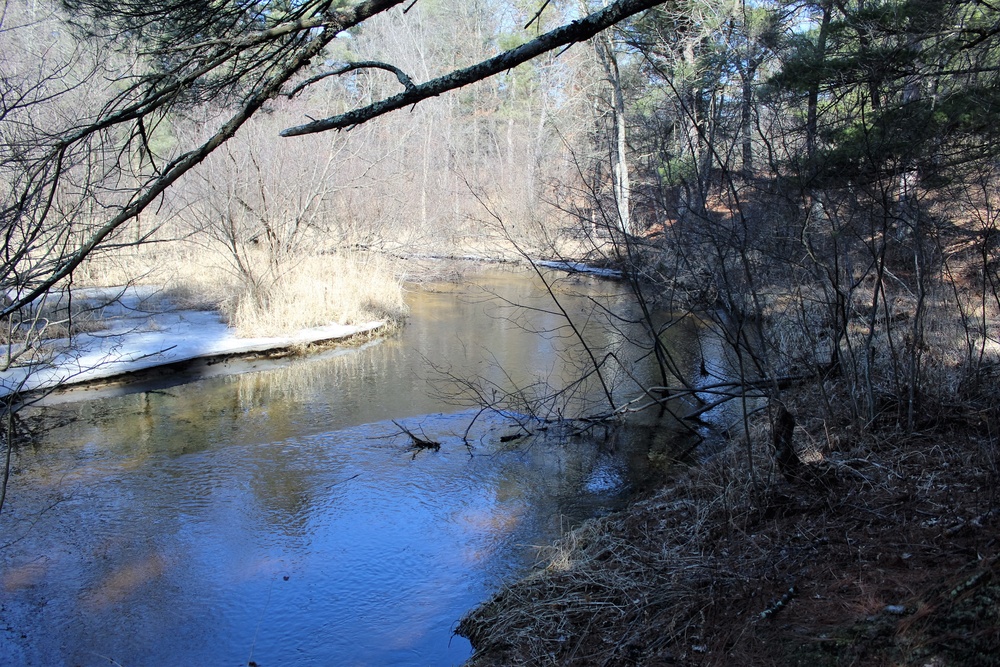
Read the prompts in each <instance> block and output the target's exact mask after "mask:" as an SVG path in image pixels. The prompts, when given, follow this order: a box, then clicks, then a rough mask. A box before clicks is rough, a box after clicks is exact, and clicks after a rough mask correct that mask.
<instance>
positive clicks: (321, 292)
mask: <svg viewBox="0 0 1000 667" xmlns="http://www.w3.org/2000/svg"><path fill="white" fill-rule="evenodd" d="M223 312H224V313H225V314H226V316H227V318H228V320H229V322H230V324H232V325H233V326H234V327H235V328H236V330H237V331H238V332H239V334H240V335H241V336H270V335H275V334H280V333H283V332H287V331H295V330H298V329H305V328H308V327H315V326H322V325H325V324H331V323H337V324H360V323H363V322H371V321H373V320H389V321H399V320H401V319H402V318H403V317H404V316H405V314H406V304H405V302H404V300H403V290H402V286H401V284H400V281H399V280H398V279H397V277H396V271H395V267H394V266H393V265H392V262H391V261H390V260H388V259H386V258H384V257H380V256H376V255H371V254H367V253H337V254H335V255H318V256H311V257H306V258H304V259H302V260H301V261H298V262H296V263H295V264H294V265H293V266H291V267H290V268H288V269H287V270H284V271H281V272H280V273H278V274H277V275H276V276H274V279H273V280H272V281H270V282H268V283H265V284H263V285H253V284H244V285H243V286H242V289H240V290H238V291H237V292H236V294H235V295H234V298H231V299H229V300H227V301H226V302H224V303H223Z"/></svg>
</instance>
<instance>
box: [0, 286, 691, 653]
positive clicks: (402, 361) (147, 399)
mask: <svg viewBox="0 0 1000 667" xmlns="http://www.w3.org/2000/svg"><path fill="white" fill-rule="evenodd" d="M475 283H476V284H475V285H473V284H466V283H463V284H453V283H442V284H438V285H433V286H430V287H429V288H428V287H425V288H421V289H419V290H415V291H414V293H413V294H412V295H411V300H410V301H411V309H412V310H411V317H410V320H409V322H408V323H407V326H406V327H405V328H403V329H402V330H401V331H400V332H399V333H398V334H396V335H393V336H391V337H389V338H388V339H386V340H383V341H380V342H377V343H374V344H369V345H367V346H365V347H364V348H362V349H359V350H355V351H352V352H350V353H346V354H345V353H343V352H333V353H327V354H324V355H320V356H318V357H312V358H305V359H299V360H296V361H294V362H291V363H283V364H281V365H279V366H277V367H275V368H273V369H270V370H266V371H258V372H253V373H244V374H240V375H230V376H216V377H210V378H205V379H200V380H195V381H193V382H190V383H187V384H183V385H176V386H165V387H164V386H162V385H169V384H170V383H169V382H167V383H160V385H158V386H159V387H160V388H155V389H151V390H149V391H143V392H134V393H128V394H124V395H120V396H109V397H105V398H101V399H97V400H88V401H80V402H75V403H67V404H63V405H56V406H50V407H47V408H45V409H44V410H43V411H41V412H40V413H39V414H37V415H35V419H34V421H32V422H30V423H31V424H33V425H34V428H35V429H36V431H37V432H36V434H35V436H34V438H33V439H32V440H31V442H30V443H28V444H25V445H23V446H22V447H21V449H20V450H19V451H18V452H17V454H16V457H15V471H14V474H13V476H12V478H11V487H10V495H9V496H8V505H7V506H6V507H5V508H4V514H3V516H2V517H0V529H2V535H0V568H2V569H0V664H10V665H22V664H23V665H57V664H66V665H108V664H119V665H123V666H126V667H131V666H134V665H164V664H178V665H233V666H234V667H235V666H237V665H246V664H248V663H250V662H251V661H252V662H254V663H256V664H258V665H262V666H268V665H332V664H337V665H389V664H392V665H457V664H461V663H462V662H463V661H464V660H465V659H466V658H467V657H468V655H469V653H470V648H469V645H468V643H467V642H466V641H465V640H464V639H462V638H460V637H454V636H452V630H453V628H454V626H455V624H456V623H457V621H458V620H459V618H460V617H461V616H462V614H464V613H465V612H466V611H467V610H469V609H470V608H471V607H473V606H474V605H475V604H477V603H478V602H480V601H482V600H484V599H486V598H487V597H488V596H489V594H490V593H491V592H492V591H494V590H496V589H497V588H498V587H499V586H500V585H501V584H502V582H504V581H507V580H510V579H511V578H512V577H515V576H517V575H519V574H521V573H523V572H524V571H525V570H526V569H527V568H528V567H530V565H531V564H532V563H533V562H534V561H535V560H536V558H537V557H538V553H537V549H536V547H537V546H540V545H546V544H549V543H551V541H552V540H553V539H555V538H556V537H558V535H559V534H560V533H561V532H563V531H565V530H567V529H568V528H569V527H571V526H573V525H576V524H577V523H578V522H579V521H581V520H583V519H585V518H587V517H590V516H594V515H597V514H601V513H603V512H607V511H609V510H612V509H614V508H617V507H620V506H621V505H622V504H623V503H624V502H626V501H627V499H628V498H629V497H630V494H632V493H634V492H635V491H636V490H637V489H639V488H641V487H642V486H643V484H645V483H647V482H648V481H649V480H650V479H652V478H653V477H654V476H655V474H656V472H657V468H656V467H655V466H651V464H650V461H651V459H657V460H659V458H662V457H659V458H658V456H653V455H652V454H657V455H659V454H662V452H664V451H668V450H669V449H670V448H671V447H673V446H674V444H676V443H679V442H682V441H683V435H682V434H681V431H680V430H679V429H678V427H677V426H676V425H675V424H673V423H672V422H670V421H669V420H663V421H656V420H652V421H651V420H650V419H647V420H646V423H645V424H643V425H642V428H641V432H642V433H643V436H642V437H640V438H635V437H628V435H627V434H625V435H622V434H618V435H617V436H615V437H612V438H610V439H607V438H605V437H604V436H605V435H606V433H604V432H603V431H595V432H592V433H590V434H583V435H577V436H573V437H568V436H565V435H564V434H562V435H559V434H555V433H552V432H549V433H547V435H546V436H545V437H539V438H522V439H519V440H513V441H510V442H501V438H504V439H506V437H505V436H512V435H514V434H516V433H518V430H519V429H518V427H517V425H516V424H515V423H513V422H511V421H510V420H509V419H504V418H503V417H502V416H499V415H497V414H494V413H491V412H487V413H483V414H479V412H478V410H476V409H475V408H472V407H468V406H463V405H456V403H455V402H454V400H453V399H447V398H446V395H448V394H455V393H462V391H461V390H462V389H463V386H464V385H461V383H460V384H459V386H458V387H457V388H456V386H455V385H450V384H449V383H447V382H443V381H442V377H443V376H448V375H450V376H452V377H455V378H472V379H473V381H472V382H471V384H472V385H475V386H480V387H498V386H508V385H509V386H514V385H517V386H521V387H526V386H531V385H538V384H539V383H545V384H550V385H553V386H558V385H560V383H563V382H564V381H565V379H566V378H570V377H573V376H574V375H575V374H576V373H577V372H578V369H579V367H580V366H581V364H582V359H583V357H582V356H581V353H580V351H579V350H578V349H576V348H575V347H574V340H573V336H572V335H566V332H565V330H564V329H563V328H561V326H562V324H563V321H562V320H561V318H560V317H558V316H557V315H556V314H553V313H550V312H543V311H542V310H533V311H529V312H528V314H527V315H523V316H520V317H512V316H513V314H514V313H513V311H511V310H510V309H508V308H506V307H505V306H504V305H503V303H504V302H503V301H502V300H501V301H498V300H497V299H496V297H495V296H494V295H495V294H500V295H501V296H502V297H503V298H504V299H507V300H511V301H517V302H521V303H529V304H534V305H535V306H536V307H538V308H543V307H544V308H545V310H548V305H547V297H546V295H545V294H544V292H542V291H539V286H538V285H537V283H536V281H534V280H532V279H531V278H530V277H529V276H527V275H524V274H515V273H493V274H485V275H483V276H479V277H478V278H477V279H476V280H475ZM618 289H620V287H619V286H617V285H616V284H614V283H606V282H601V281H599V280H596V279H592V278H589V279H588V278H584V279H576V280H575V281H574V282H573V283H572V291H573V292H574V294H577V295H578V296H573V297H569V298H568V299H567V303H568V304H570V305H571V306H572V307H575V308H578V309H579V311H580V313H583V312H584V311H585V310H586V308H587V306H588V303H589V302H588V300H587V298H584V297H585V296H586V295H590V296H597V297H599V298H601V299H605V300H610V302H614V301H615V299H616V298H617V297H616V296H615V291H616V290H618ZM591 329H593V330H591ZM616 335H619V334H616V333H615V332H609V331H603V330H601V328H600V327H592V328H589V329H588V330H587V332H586V336H587V339H588V341H590V343H591V344H592V345H594V347H595V348H601V347H602V346H607V345H612V344H614V343H615V340H614V339H615V337H616ZM672 335H674V336H675V337H676V340H674V345H675V347H676V348H677V349H678V350H679V352H678V354H680V355H681V356H683V355H684V354H687V353H684V352H683V347H684V346H685V345H690V344H691V343H690V341H691V340H692V339H693V335H694V334H692V332H690V331H681V328H678V329H677V331H675V332H674V333H673V334H672ZM687 356H688V357H691V363H695V361H694V358H693V356H692V355H690V354H687ZM684 358H687V357H684ZM641 366H642V364H639V367H641ZM625 385H627V382H626V383H623V391H627V390H628V387H626V386H625ZM464 388H465V389H468V386H464ZM147 389H149V388H147ZM466 393H467V392H466ZM530 393H531V392H526V395H527V394H530ZM599 399H600V395H599V394H598V396H597V397H596V398H595V397H594V394H593V387H592V386H591V387H585V388H582V389H581V390H580V391H579V392H577V393H576V394H574V396H573V397H572V398H570V399H567V402H564V404H560V405H561V407H559V408H558V409H570V403H574V402H575V403H574V405H576V406H577V407H579V406H581V405H589V404H590V403H594V405H597V404H598V403H599ZM474 418H475V419H474ZM393 420H395V422H397V423H398V424H399V425H402V426H404V427H406V428H407V429H409V430H411V431H413V432H414V433H417V434H420V435H421V436H422V437H426V438H427V439H432V440H436V441H439V442H440V443H441V448H440V449H439V450H438V451H414V450H413V449H412V448H411V447H410V446H409V445H410V441H409V438H408V437H407V436H406V435H405V434H403V433H402V432H401V430H400V427H399V426H397V424H396V423H393ZM470 424H472V426H471V428H470ZM43 425H44V428H42V426H43ZM591 436H594V437H591ZM654 450H655V451H654Z"/></svg>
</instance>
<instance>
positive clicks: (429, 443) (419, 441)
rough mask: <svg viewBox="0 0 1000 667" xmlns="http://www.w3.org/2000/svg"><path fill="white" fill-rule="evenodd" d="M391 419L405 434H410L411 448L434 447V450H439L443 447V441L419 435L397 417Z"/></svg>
mask: <svg viewBox="0 0 1000 667" xmlns="http://www.w3.org/2000/svg"><path fill="white" fill-rule="evenodd" d="M391 421H392V423H393V424H395V425H396V428H398V429H399V430H400V431H401V432H402V433H403V434H404V435H406V436H409V438H410V447H411V448H413V449H418V450H419V449H433V450H434V451H437V450H439V449H441V443H440V442H438V441H437V440H430V439H428V438H426V437H424V438H421V437H420V436H419V435H417V434H416V433H414V432H413V431H411V430H410V429H408V428H406V427H405V426H403V425H402V424H400V423H399V422H398V421H396V420H395V419H393V420H391Z"/></svg>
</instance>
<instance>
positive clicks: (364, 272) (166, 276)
mask: <svg viewBox="0 0 1000 667" xmlns="http://www.w3.org/2000/svg"><path fill="white" fill-rule="evenodd" d="M401 274H402V270H401V269H400V267H398V266H397V265H396V263H395V261H394V260H391V259H389V258H386V257H383V256H379V255H375V254H371V253H365V252H349V251H327V252H323V253H322V254H318V253H317V254H313V255H303V256H298V257H289V258H284V259H283V260H282V261H281V262H275V261H273V257H271V256H269V255H268V253H266V252H264V251H263V250H261V251H259V252H255V251H253V250H249V251H244V252H243V253H242V254H241V262H240V264H239V265H237V264H236V263H235V262H234V261H233V259H232V254H231V253H229V252H227V250H226V248H224V247H221V245H219V244H203V243H191V242H188V243H180V242H177V243H169V244H163V245H148V246H140V247H135V248H129V249H127V250H124V251H122V252H119V253H116V254H114V255H112V256H105V257H95V258H93V259H92V260H90V261H88V262H87V263H86V264H85V265H84V266H83V267H81V271H80V272H79V274H78V275H77V276H75V277H74V286H77V287H82V286H112V285H128V284H147V285H157V286H161V287H163V292H162V298H161V299H159V301H160V302H164V301H165V302H166V304H167V305H166V306H163V307H172V308H178V309H199V310H215V309H218V310H219V311H221V313H222V315H223V317H224V318H225V319H226V321H227V322H229V324H230V325H231V326H232V327H234V328H235V329H236V331H237V333H238V334H239V335H240V336H244V337H257V336H273V335H280V334H284V333H288V332H291V331H297V330H300V329H305V328H309V327H315V326H323V325H327V324H348V325H349V324H359V323H363V322H371V321H376V320H384V321H389V322H398V321H401V320H402V319H403V318H404V317H405V315H406V304H405V301H404V293H403V287H402V281H401V279H400V278H399V276H400V275H401Z"/></svg>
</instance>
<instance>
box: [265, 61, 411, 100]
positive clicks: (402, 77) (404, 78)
mask: <svg viewBox="0 0 1000 667" xmlns="http://www.w3.org/2000/svg"><path fill="white" fill-rule="evenodd" d="M359 69H384V70H385V71H387V72H392V73H393V74H395V75H396V78H397V79H399V83H401V84H402V85H403V87H404V88H406V89H407V90H412V89H413V88H415V87H416V86H415V85H414V83H413V79H411V78H410V77H409V76H408V75H407V74H406V72H404V71H403V70H401V69H399V68H398V67H396V66H395V65H390V64H389V63H383V62H379V61H377V60H362V61H359V62H356V63H347V64H345V65H344V66H343V67H338V68H337V69H335V70H332V71H330V72H323V73H322V74H317V75H316V76H313V77H309V78H308V79H306V80H305V81H303V82H302V83H300V84H299V85H297V86H295V87H294V88H292V89H291V90H290V91H288V92H287V93H284V95H285V97H287V98H288V99H291V98H293V97H295V96H296V95H298V94H299V93H301V92H302V91H303V90H305V89H306V88H308V87H309V86H311V85H313V84H314V83H316V82H317V81H322V80H323V79H325V78H327V77H330V76H340V75H341V74H347V73H348V72H353V71H355V70H359Z"/></svg>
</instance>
